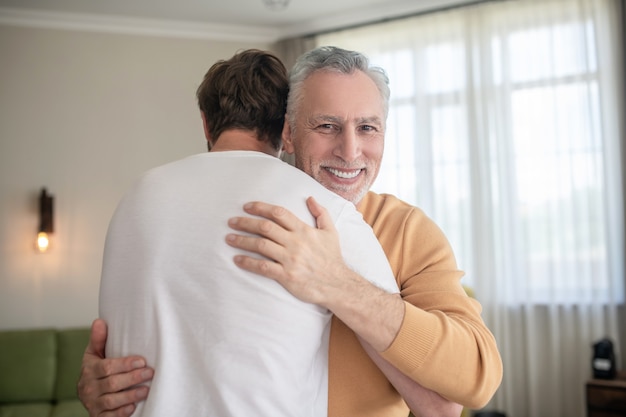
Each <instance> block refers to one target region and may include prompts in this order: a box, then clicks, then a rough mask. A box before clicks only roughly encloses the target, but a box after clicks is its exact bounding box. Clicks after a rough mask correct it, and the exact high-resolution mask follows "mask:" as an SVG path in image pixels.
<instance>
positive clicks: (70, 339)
mask: <svg viewBox="0 0 626 417" xmlns="http://www.w3.org/2000/svg"><path fill="white" fill-rule="evenodd" d="M87 343H89V329H88V328H80V329H63V330H59V331H58V332H57V385H56V389H55V392H54V397H55V398H56V399H57V400H73V399H77V398H78V396H77V395H76V383H77V382H78V378H79V377H80V366H81V361H82V360H83V353H84V352H85V347H87Z"/></svg>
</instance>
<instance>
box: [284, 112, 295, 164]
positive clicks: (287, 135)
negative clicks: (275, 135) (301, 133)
mask: <svg viewBox="0 0 626 417" xmlns="http://www.w3.org/2000/svg"><path fill="white" fill-rule="evenodd" d="M283 150H284V151H285V152H287V153H288V154H290V155H291V154H293V140H292V139H291V126H290V125H289V122H288V121H287V118H286V117H285V124H284V125H283Z"/></svg>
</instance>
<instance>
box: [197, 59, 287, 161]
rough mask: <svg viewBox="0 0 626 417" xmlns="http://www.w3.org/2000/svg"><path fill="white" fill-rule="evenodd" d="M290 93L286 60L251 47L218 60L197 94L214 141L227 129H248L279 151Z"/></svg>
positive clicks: (205, 77)
mask: <svg viewBox="0 0 626 417" xmlns="http://www.w3.org/2000/svg"><path fill="white" fill-rule="evenodd" d="M288 93H289V82H288V79H287V70H286V69H285V66H284V65H283V63H282V62H281V61H280V60H279V59H278V58H277V57H276V56H274V55H272V54H271V53H269V52H265V51H260V50H257V49H248V50H245V51H241V52H238V53H237V54H235V55H234V56H233V57H232V58H230V59H228V60H221V61H218V62H216V63H215V64H214V65H213V66H212V67H211V68H210V69H209V71H208V72H207V73H206V75H205V76H204V80H203V81H202V83H201V84H200V86H199V87H198V90H197V92H196V96H197V98H198V106H199V107H200V111H202V113H203V114H204V116H205V118H206V121H207V128H208V131H209V134H210V135H211V138H212V140H213V142H215V141H217V140H218V139H219V136H220V134H222V132H224V130H227V129H245V130H252V131H254V132H255V133H256V135H257V137H258V139H259V140H260V141H269V142H270V143H271V144H272V146H273V147H274V149H276V150H278V149H280V147H281V145H282V140H281V133H282V130H283V124H284V120H285V111H286V108H287V94H288Z"/></svg>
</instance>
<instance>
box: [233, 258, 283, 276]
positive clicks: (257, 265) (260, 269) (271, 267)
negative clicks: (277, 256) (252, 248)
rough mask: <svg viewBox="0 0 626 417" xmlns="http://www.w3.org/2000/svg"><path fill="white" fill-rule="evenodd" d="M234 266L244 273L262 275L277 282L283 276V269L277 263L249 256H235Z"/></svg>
mask: <svg viewBox="0 0 626 417" xmlns="http://www.w3.org/2000/svg"><path fill="white" fill-rule="evenodd" d="M233 260H234V262H235V265H237V266H238V267H240V268H241V269H245V270H246V271H249V272H253V273H255V274H259V275H263V276H264V277H266V278H271V279H274V280H279V279H280V278H281V277H283V276H284V269H283V267H282V265H281V264H279V263H278V262H272V261H268V260H266V259H256V258H252V257H250V256H245V255H237V256H235V257H234V258H233Z"/></svg>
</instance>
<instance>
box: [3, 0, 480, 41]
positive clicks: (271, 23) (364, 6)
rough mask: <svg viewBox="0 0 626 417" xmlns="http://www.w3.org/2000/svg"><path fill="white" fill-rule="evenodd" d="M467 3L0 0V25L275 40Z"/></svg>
mask: <svg viewBox="0 0 626 417" xmlns="http://www.w3.org/2000/svg"><path fill="white" fill-rule="evenodd" d="M472 2H475V1H472V0H290V3H289V5H288V6H287V8H286V9H284V10H272V9H270V8H268V7H267V6H266V5H265V4H264V0H0V24H2V23H4V24H14V25H23V26H39V27H57V28H67V29H72V28H74V29H83V30H104V31H106V30H109V31H118V32H119V31H127V32H138V33H141V32H145V33H150V32H151V31H152V32H154V33H155V34H157V33H161V34H168V33H169V34H170V35H175V34H178V35H179V36H187V37H204V38H215V37H218V38H220V37H221V38H224V37H227V38H232V39H240V40H244V39H245V40H253V39H254V40H256V41H275V40H278V39H283V38H288V37H292V36H301V35H307V34H312V33H318V32H322V31H327V30H332V29H337V28H341V27H346V26H353V25H357V24H362V23H368V22H372V21H379V20H383V19H388V18H393V17H398V16H402V15H407V14H415V13H422V12H425V11H429V10H434V9H441V8H447V7H451V6H455V5H460V4H464V3H472Z"/></svg>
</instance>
